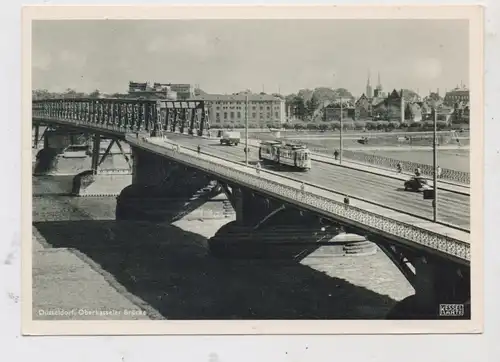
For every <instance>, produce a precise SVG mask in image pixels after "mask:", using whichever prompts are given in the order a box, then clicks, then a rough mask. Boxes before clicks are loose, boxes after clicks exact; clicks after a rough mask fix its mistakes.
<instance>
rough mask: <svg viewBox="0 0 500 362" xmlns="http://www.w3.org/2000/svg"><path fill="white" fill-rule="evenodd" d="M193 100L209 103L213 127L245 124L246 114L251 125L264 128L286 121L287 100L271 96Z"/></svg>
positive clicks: (235, 95) (219, 95) (197, 97)
mask: <svg viewBox="0 0 500 362" xmlns="http://www.w3.org/2000/svg"><path fill="white" fill-rule="evenodd" d="M247 97H248V111H247V103H246V99H247ZM192 99H193V100H203V101H205V102H206V103H207V105H208V110H209V117H210V124H211V126H212V127H217V126H225V125H228V126H230V125H238V124H239V125H241V124H244V123H245V112H247V114H248V123H249V124H254V125H259V126H262V127H265V126H266V124H268V123H273V124H278V123H279V124H283V123H285V120H286V117H285V100H284V99H281V98H279V97H275V96H272V95H269V94H246V93H238V94H232V95H224V94H207V95H200V96H196V97H194V98H192Z"/></svg>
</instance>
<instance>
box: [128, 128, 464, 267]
mask: <svg viewBox="0 0 500 362" xmlns="http://www.w3.org/2000/svg"><path fill="white" fill-rule="evenodd" d="M127 141H129V142H130V143H131V144H135V145H136V146H141V140H140V139H137V138H134V137H130V138H129V137H127ZM143 142H145V143H147V148H148V149H150V150H151V151H153V152H155V153H158V154H160V155H166V156H167V157H170V158H173V159H176V160H178V161H181V162H184V163H186V164H188V165H190V166H194V167H197V168H199V169H202V170H204V171H205V172H207V173H210V174H213V175H216V176H219V177H222V178H224V179H227V180H230V181H233V182H235V183H237V184H239V185H243V186H247V187H250V188H252V189H257V190H259V191H264V192H266V193H268V194H271V195H277V196H278V197H280V198H282V199H286V200H290V201H292V202H293V203H294V204H296V205H299V206H302V207H305V208H307V209H311V210H314V211H315V212H318V213H320V214H323V215H325V216H327V217H328V216H330V217H331V216H332V215H333V217H335V218H338V217H340V218H344V219H347V220H348V222H351V223H355V224H361V225H364V226H365V227H366V226H368V227H369V228H370V229H372V230H376V231H378V232H382V233H385V234H389V235H393V236H395V237H397V238H402V239H404V240H408V241H411V242H414V243H417V244H420V245H422V246H425V247H429V248H432V249H435V250H439V251H441V252H443V253H446V254H449V255H452V256H455V257H457V258H459V259H462V260H464V261H465V262H469V261H470V246H469V244H468V243H467V242H465V241H461V240H457V239H454V238H452V237H449V236H446V235H441V234H438V233H435V232H432V231H430V230H426V229H422V228H419V227H417V226H414V225H410V224H407V223H404V222H401V221H398V220H394V219H390V218H388V217H386V216H383V215H378V214H375V213H373V212H370V211H366V210H363V209H360V208H357V207H355V206H351V205H346V204H344V203H342V202H339V201H335V200H332V199H329V198H327V197H324V196H320V195H316V194H314V193H310V192H307V191H306V192H303V191H301V190H300V189H298V188H294V187H291V186H288V185H284V184H281V183H278V182H275V181H272V180H268V179H266V178H265V177H262V175H265V171H263V170H262V171H261V174H260V175H257V174H253V173H251V172H245V171H242V170H238V169H235V168H230V167H227V166H225V165H222V164H220V163H217V162H213V161H210V160H207V159H205V158H204V156H202V155H190V154H187V153H183V152H182V151H178V150H176V149H175V148H174V149H169V148H165V147H161V146H158V145H156V144H153V143H150V142H148V140H147V138H144V139H143ZM181 150H182V149H181Z"/></svg>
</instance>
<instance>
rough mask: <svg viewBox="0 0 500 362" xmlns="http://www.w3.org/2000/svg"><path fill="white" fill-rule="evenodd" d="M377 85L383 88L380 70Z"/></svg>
mask: <svg viewBox="0 0 500 362" xmlns="http://www.w3.org/2000/svg"><path fill="white" fill-rule="evenodd" d="M377 87H378V88H381V87H382V84H381V83H380V72H378V82H377Z"/></svg>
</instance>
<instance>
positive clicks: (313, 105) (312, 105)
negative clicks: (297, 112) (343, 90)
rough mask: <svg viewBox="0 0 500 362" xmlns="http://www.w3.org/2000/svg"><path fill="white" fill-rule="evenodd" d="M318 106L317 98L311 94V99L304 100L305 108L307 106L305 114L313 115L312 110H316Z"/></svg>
mask: <svg viewBox="0 0 500 362" xmlns="http://www.w3.org/2000/svg"><path fill="white" fill-rule="evenodd" d="M319 106H320V102H319V100H318V99H317V98H316V97H315V96H314V95H313V96H312V97H311V99H309V100H308V101H307V102H306V108H307V111H306V114H307V115H308V116H309V117H312V116H313V115H314V112H315V111H316V109H318V107H319Z"/></svg>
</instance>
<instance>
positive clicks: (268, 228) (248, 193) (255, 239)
mask: <svg viewBox="0 0 500 362" xmlns="http://www.w3.org/2000/svg"><path fill="white" fill-rule="evenodd" d="M222 189H223V190H224V192H225V193H226V194H227V195H228V198H229V200H230V201H231V205H232V206H233V209H234V210H235V213H236V220H234V221H232V222H229V223H228V224H226V225H224V226H223V227H221V228H220V229H219V230H218V231H217V233H216V234H215V235H214V236H213V237H212V238H210V240H209V248H210V251H211V252H212V254H213V255H214V256H217V257H231V258H280V259H283V258H284V259H293V260H300V259H303V258H304V257H306V256H307V255H309V254H311V253H312V252H313V251H315V250H316V249H318V248H319V247H320V246H321V245H322V243H323V244H328V245H330V243H329V240H330V239H332V238H333V236H334V235H337V234H338V230H337V229H336V228H330V229H329V230H326V228H324V224H323V221H322V220H321V219H320V218H319V217H317V216H316V215H313V214H311V213H308V212H305V211H301V210H299V209H296V208H294V207H293V205H285V204H284V203H283V202H281V201H278V200H274V199H271V198H269V197H266V196H264V195H260V194H257V193H256V192H254V191H252V190H249V189H246V188H244V187H240V186H237V185H227V184H224V183H222ZM333 244H334V243H332V245H333Z"/></svg>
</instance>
